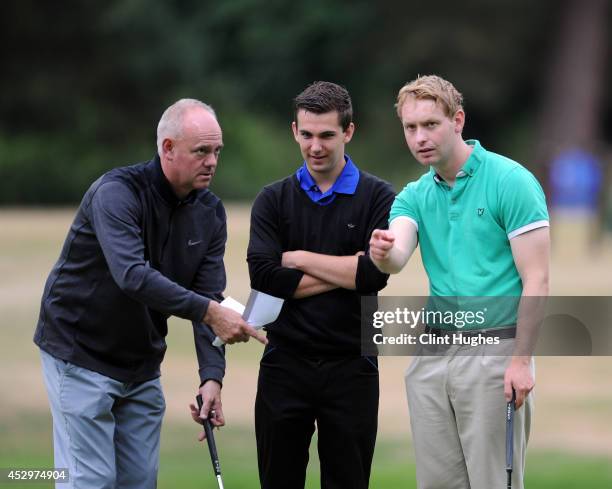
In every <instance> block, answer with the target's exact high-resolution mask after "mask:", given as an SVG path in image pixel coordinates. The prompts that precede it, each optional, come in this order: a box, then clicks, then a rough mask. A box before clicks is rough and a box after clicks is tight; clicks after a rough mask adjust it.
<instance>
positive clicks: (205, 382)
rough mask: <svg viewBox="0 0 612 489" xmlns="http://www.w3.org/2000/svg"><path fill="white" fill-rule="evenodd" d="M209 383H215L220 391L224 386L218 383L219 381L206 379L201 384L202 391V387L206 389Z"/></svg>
mask: <svg viewBox="0 0 612 489" xmlns="http://www.w3.org/2000/svg"><path fill="white" fill-rule="evenodd" d="M209 382H214V383H215V384H217V385H218V386H219V389H221V387H223V384H222V383H221V382H220V381H218V380H217V379H204V380H203V381H202V382H200V387H199V388H200V389H201V388H202V387H204V386H205V385H206V384H208V383H209Z"/></svg>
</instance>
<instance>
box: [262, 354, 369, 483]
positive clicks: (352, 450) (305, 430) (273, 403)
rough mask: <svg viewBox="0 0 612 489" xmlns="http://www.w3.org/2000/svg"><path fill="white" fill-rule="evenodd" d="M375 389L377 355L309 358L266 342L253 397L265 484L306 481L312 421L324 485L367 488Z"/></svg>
mask: <svg viewBox="0 0 612 489" xmlns="http://www.w3.org/2000/svg"><path fill="white" fill-rule="evenodd" d="M378 392H379V390H378V362H377V359H376V358H375V357H350V358H335V359H323V358H321V359H317V358H307V357H301V356H298V355H295V354H294V353H293V352H288V351H284V350H281V349H279V348H276V347H274V346H270V345H268V346H267V347H266V350H265V351H264V355H263V357H262V359H261V363H260V369H259V380H258V384H257V398H256V401H255V433H256V437H257V459H258V464H259V480H260V482H261V487H262V489H303V487H304V483H305V479H306V466H307V465H308V449H309V446H310V440H311V438H312V435H313V433H314V430H315V422H316V425H317V429H318V431H319V433H318V439H319V441H318V447H317V448H318V452H319V461H320V466H321V489H367V487H368V484H369V479H370V467H371V465H372V456H373V455H374V445H375V443H376V430H377V427H378Z"/></svg>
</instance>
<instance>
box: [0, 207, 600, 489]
mask: <svg viewBox="0 0 612 489" xmlns="http://www.w3.org/2000/svg"><path fill="white" fill-rule="evenodd" d="M227 212H228V219H229V221H228V224H229V230H228V233H229V239H228V249H227V253H226V266H227V270H228V288H227V291H226V295H231V296H232V297H234V298H236V299H238V300H240V301H243V302H244V301H245V300H246V297H247V296H248V291H249V279H248V271H247V267H246V244H247V240H248V206H245V205H228V206H227ZM73 213H74V209H68V210H51V211H42V210H13V209H2V210H0V229H1V230H2V231H1V234H0V249H1V250H2V253H1V255H0V313H1V314H0V331H1V334H2V337H1V340H2V341H1V342H0V359H1V360H0V361H1V362H2V368H1V369H0V388H1V389H2V395H1V397H0V399H1V400H0V468H8V467H27V466H30V467H32V466H50V464H51V461H52V440H51V419H50V414H49V411H48V407H47V399H46V394H45V391H44V387H43V385H42V379H41V374H40V367H39V360H38V352H37V349H36V347H35V346H34V344H33V343H32V335H33V332H34V327H35V324H36V319H37V315H38V303H39V301H40V296H41V293H42V289H43V285H44V281H45V279H46V277H47V274H48V273H49V270H50V268H51V266H52V265H53V263H54V261H55V260H56V259H57V256H58V254H59V251H60V248H61V245H62V242H63V239H64V237H65V235H66V232H67V230H68V227H69V225H70V222H71V220H72V217H73ZM556 224H557V223H556V222H555V221H553V245H554V246H553V261H552V291H551V293H552V294H555V295H609V294H610V292H611V291H612V278H611V277H610V274H608V273H607V271H608V270H610V269H612V249H611V248H612V247H610V246H607V247H606V248H603V249H600V250H592V249H590V248H588V244H587V240H585V239H584V236H583V235H581V234H580V233H577V232H575V231H576V229H577V228H576V225H575V223H566V222H562V221H558V226H556ZM555 226H556V227H555ZM585 229H586V227H585ZM426 291H427V279H426V276H425V273H424V271H423V269H422V266H421V264H420V257H413V258H412V259H411V262H410V264H409V266H408V267H407V268H406V270H404V271H403V272H402V273H401V274H400V275H399V276H395V277H392V279H391V280H390V284H389V286H388V287H387V289H385V291H384V294H385V295H424V294H426ZM168 345H169V346H168V354H167V356H166V360H165V362H164V364H163V365H162V374H163V376H162V382H163V385H164V389H165V395H166V403H167V412H166V419H165V425H164V428H163V432H162V448H161V451H162V453H161V462H160V476H159V477H160V479H159V482H160V484H159V487H161V488H175V487H180V488H192V487H193V488H206V487H211V488H212V487H216V486H215V481H214V478H213V476H212V470H211V467H210V459H209V457H208V454H207V451H206V449H205V447H204V446H203V445H200V446H198V443H197V441H196V436H197V431H198V428H197V427H196V426H195V424H193V423H192V422H191V421H190V418H189V412H188V407H187V406H188V404H189V403H190V402H192V400H193V396H194V395H195V387H196V386H197V383H198V379H197V372H196V361H195V352H194V347H193V342H192V331H191V325H190V324H189V323H188V322H186V321H183V320H177V319H172V320H171V322H170V334H169V337H168ZM261 349H262V347H261V345H259V344H257V343H255V342H250V343H249V344H247V345H237V346H232V347H229V348H228V368H227V376H226V379H225V385H224V388H223V403H224V411H225V416H226V420H227V426H226V427H225V428H223V429H222V430H221V431H220V432H219V434H218V435H217V437H216V438H217V443H218V448H219V455H220V460H221V466H222V470H223V472H224V480H225V482H226V487H228V488H230V489H232V488H234V489H235V488H244V489H246V488H256V487H258V482H257V467H256V455H255V440H254V433H253V427H252V424H253V403H254V396H255V387H256V379H257V361H258V357H259V355H260V352H261ZM409 361H410V359H409V358H402V357H385V358H381V361H380V370H381V406H380V413H379V423H380V430H379V437H378V444H377V449H376V455H375V460H374V466H373V473H372V487H373V488H383V489H384V488H393V489H395V488H400V487H401V488H404V487H406V488H410V487H415V482H414V455H413V452H412V448H411V445H410V431H409V417H408V414H407V406H406V400H405V395H404V386H403V371H404V369H405V368H406V367H407V366H408V364H409ZM536 374H537V378H536V382H537V386H536V409H535V419H534V421H533V425H532V427H533V431H532V438H531V441H530V449H529V451H528V459H527V471H526V473H527V477H526V486H527V487H529V488H537V489H543V488H551V489H552V488H555V489H557V488H573V487H576V488H578V487H580V488H583V487H589V488H609V487H612V441H611V440H612V358H610V357H597V358H589V357H585V358H579V357H578V358H561V357H548V358H539V359H537V371H536ZM502 415H503V414H502ZM313 447H316V444H314V443H313ZM315 453H316V452H313V457H312V458H311V460H312V463H311V466H310V468H309V482H308V484H309V485H308V487H312V488H314V487H318V480H317V470H318V469H317V463H316V456H314V455H315ZM502 470H503V468H502ZM0 487H4V486H2V485H0ZM6 487H20V486H19V485H18V484H15V483H13V484H10V485H7V486H6ZM24 487H30V488H35V487H50V485H49V484H47V485H40V486H37V485H36V484H27V485H26V486H24ZM288 489H291V488H288Z"/></svg>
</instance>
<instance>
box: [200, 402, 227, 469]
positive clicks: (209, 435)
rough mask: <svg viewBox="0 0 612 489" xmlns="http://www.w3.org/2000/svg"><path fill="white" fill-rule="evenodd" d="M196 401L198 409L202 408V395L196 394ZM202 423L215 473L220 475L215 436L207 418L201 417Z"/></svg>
mask: <svg viewBox="0 0 612 489" xmlns="http://www.w3.org/2000/svg"><path fill="white" fill-rule="evenodd" d="M196 402H197V403H198V409H199V410H200V411H201V410H202V404H203V402H202V396H201V395H200V394H198V395H197V396H196ZM202 424H203V425H204V433H206V442H207V443H208V451H209V452H210V460H211V462H212V465H213V470H214V471H215V475H218V476H220V475H221V464H220V463H219V456H218V455H217V445H216V443H215V437H214V435H213V430H212V425H211V424H210V421H209V420H208V419H203V420H202Z"/></svg>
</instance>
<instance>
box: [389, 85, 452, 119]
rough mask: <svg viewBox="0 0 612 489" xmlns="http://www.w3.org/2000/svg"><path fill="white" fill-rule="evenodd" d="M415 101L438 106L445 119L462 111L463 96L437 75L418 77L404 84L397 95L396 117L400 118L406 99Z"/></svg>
mask: <svg viewBox="0 0 612 489" xmlns="http://www.w3.org/2000/svg"><path fill="white" fill-rule="evenodd" d="M409 96H410V97H414V98H415V99H417V100H421V99H429V100H433V101H435V102H436V103H437V104H440V107H442V110H443V111H444V113H445V114H446V116H447V117H449V118H452V117H453V116H454V115H455V113H456V112H457V111H458V110H459V109H463V95H461V93H460V92H459V91H458V90H457V89H456V88H455V87H454V85H453V84H452V83H451V82H449V81H447V80H445V79H444V78H441V77H439V76H437V75H425V76H418V77H417V78H416V79H414V80H412V81H411V82H408V83H406V84H405V85H404V86H403V87H402V88H401V89H400V91H399V93H398V94H397V103H396V104H395V108H396V109H397V115H398V117H399V118H400V119H401V118H402V107H403V106H404V103H405V102H406V99H407V98H408V97H409Z"/></svg>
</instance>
